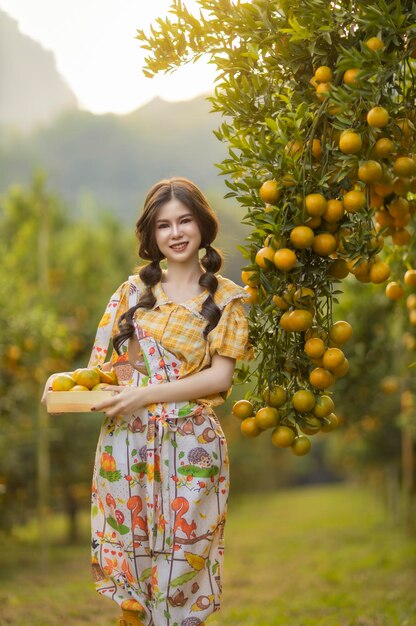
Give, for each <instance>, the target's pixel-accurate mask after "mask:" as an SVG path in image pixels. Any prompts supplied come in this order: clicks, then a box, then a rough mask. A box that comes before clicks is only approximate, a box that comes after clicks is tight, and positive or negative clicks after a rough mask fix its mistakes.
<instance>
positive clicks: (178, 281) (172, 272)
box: [162, 261, 204, 287]
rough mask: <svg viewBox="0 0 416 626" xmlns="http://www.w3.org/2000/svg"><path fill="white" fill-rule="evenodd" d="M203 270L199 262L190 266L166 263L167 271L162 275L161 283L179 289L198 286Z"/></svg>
mask: <svg viewBox="0 0 416 626" xmlns="http://www.w3.org/2000/svg"><path fill="white" fill-rule="evenodd" d="M203 273H204V272H203V270H202V268H201V265H200V264H199V261H198V262H196V263H194V264H192V265H188V264H186V265H185V264H183V263H172V262H171V263H168V266H167V270H166V271H165V272H163V273H162V282H163V283H169V284H172V285H178V286H181V287H189V286H191V285H195V284H198V282H199V279H200V277H201V274H203Z"/></svg>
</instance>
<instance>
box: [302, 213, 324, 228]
mask: <svg viewBox="0 0 416 626" xmlns="http://www.w3.org/2000/svg"><path fill="white" fill-rule="evenodd" d="M321 222H322V218H321V217H320V216H319V215H315V216H314V217H310V218H309V219H307V220H306V226H309V228H318V226H320V225H321Z"/></svg>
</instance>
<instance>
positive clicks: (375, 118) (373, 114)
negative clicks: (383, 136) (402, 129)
mask: <svg viewBox="0 0 416 626" xmlns="http://www.w3.org/2000/svg"><path fill="white" fill-rule="evenodd" d="M389 119H390V116H389V113H388V111H387V110H386V109H385V108H384V107H378V106H377V107H373V108H372V109H370V110H369V112H368V113H367V124H368V125H369V126H373V127H374V128H383V127H384V126H387V124H388V123H389Z"/></svg>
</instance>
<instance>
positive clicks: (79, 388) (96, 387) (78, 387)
mask: <svg viewBox="0 0 416 626" xmlns="http://www.w3.org/2000/svg"><path fill="white" fill-rule="evenodd" d="M102 384H103V383H98V385H94V387H93V388H92V389H93V390H94V391H98V390H99V389H100V387H99V385H102ZM69 391H90V389H88V387H86V386H85V385H74V386H73V387H71V389H70V390H69ZM91 391H92V390H91Z"/></svg>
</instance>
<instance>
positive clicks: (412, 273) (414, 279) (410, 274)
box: [403, 270, 416, 287]
mask: <svg viewBox="0 0 416 626" xmlns="http://www.w3.org/2000/svg"><path fill="white" fill-rule="evenodd" d="M403 281H404V284H405V285H408V286H409V287H416V270H407V272H406V273H405V275H404V278H403Z"/></svg>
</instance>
